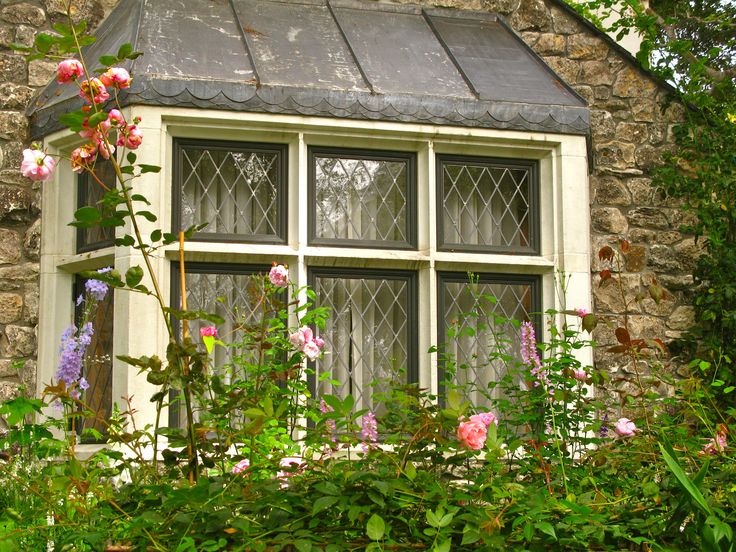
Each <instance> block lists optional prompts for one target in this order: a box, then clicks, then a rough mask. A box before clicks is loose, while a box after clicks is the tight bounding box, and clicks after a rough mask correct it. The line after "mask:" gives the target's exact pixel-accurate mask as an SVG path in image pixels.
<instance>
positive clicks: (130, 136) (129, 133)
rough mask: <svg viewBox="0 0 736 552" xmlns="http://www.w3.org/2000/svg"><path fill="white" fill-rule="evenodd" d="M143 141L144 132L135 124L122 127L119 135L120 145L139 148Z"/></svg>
mask: <svg viewBox="0 0 736 552" xmlns="http://www.w3.org/2000/svg"><path fill="white" fill-rule="evenodd" d="M141 142H143V133H142V132H141V131H140V130H139V129H138V127H137V126H135V125H128V127H127V128H121V129H120V136H119V137H118V146H125V147H126V148H128V149H132V150H134V149H138V146H140V145H141Z"/></svg>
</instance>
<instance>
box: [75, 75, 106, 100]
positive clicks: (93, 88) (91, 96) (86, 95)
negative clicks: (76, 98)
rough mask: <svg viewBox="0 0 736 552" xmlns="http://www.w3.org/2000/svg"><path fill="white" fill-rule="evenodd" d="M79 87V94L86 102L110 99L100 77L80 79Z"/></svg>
mask: <svg viewBox="0 0 736 552" xmlns="http://www.w3.org/2000/svg"><path fill="white" fill-rule="evenodd" d="M79 87H80V89H81V90H80V91H79V95H80V96H81V97H82V98H83V99H84V100H85V101H87V102H90V103H96V104H99V103H103V102H106V101H107V100H109V99H110V94H109V93H108V92H107V89H106V88H105V85H104V84H102V81H101V80H100V79H97V78H92V79H89V80H86V81H82V84H80V85H79Z"/></svg>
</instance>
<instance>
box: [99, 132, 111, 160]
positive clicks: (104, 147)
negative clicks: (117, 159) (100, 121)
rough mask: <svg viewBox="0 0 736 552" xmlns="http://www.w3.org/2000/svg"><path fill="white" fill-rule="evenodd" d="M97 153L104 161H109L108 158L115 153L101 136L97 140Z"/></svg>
mask: <svg viewBox="0 0 736 552" xmlns="http://www.w3.org/2000/svg"><path fill="white" fill-rule="evenodd" d="M97 151H98V152H99V154H100V155H101V156H102V157H104V158H105V159H110V156H111V155H112V154H113V153H115V146H113V145H112V144H110V143H108V142H105V140H104V139H103V138H102V136H100V137H98V138H97Z"/></svg>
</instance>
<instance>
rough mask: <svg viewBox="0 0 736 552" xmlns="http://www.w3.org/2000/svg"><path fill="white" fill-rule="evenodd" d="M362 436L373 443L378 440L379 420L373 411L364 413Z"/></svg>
mask: <svg viewBox="0 0 736 552" xmlns="http://www.w3.org/2000/svg"><path fill="white" fill-rule="evenodd" d="M360 436H361V437H362V438H363V439H365V440H366V441H370V442H372V443H375V442H376V441H378V422H376V415H375V414H374V413H373V412H371V411H368V412H366V413H365V414H364V415H363V420H362V429H361V431H360Z"/></svg>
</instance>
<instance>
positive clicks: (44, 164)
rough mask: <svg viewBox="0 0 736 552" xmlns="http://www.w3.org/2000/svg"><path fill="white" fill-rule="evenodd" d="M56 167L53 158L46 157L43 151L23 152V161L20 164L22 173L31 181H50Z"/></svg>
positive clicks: (27, 150) (26, 150) (30, 150)
mask: <svg viewBox="0 0 736 552" xmlns="http://www.w3.org/2000/svg"><path fill="white" fill-rule="evenodd" d="M54 166H56V161H55V160H54V158H53V157H51V156H49V155H46V153H45V152H43V151H41V150H34V149H25V150H23V161H21V164H20V172H21V174H22V175H23V176H25V177H27V178H30V179H31V180H48V179H49V178H51V174H52V173H53V171H54Z"/></svg>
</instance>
